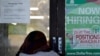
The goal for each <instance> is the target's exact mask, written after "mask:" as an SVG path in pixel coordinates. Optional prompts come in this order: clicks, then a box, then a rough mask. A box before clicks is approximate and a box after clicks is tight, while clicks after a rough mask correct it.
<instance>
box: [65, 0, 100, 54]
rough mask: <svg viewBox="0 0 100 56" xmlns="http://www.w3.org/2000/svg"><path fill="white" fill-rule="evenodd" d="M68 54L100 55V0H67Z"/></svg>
mask: <svg viewBox="0 0 100 56" xmlns="http://www.w3.org/2000/svg"><path fill="white" fill-rule="evenodd" d="M65 12H66V13H65V32H66V40H65V41H66V46H65V50H66V56H71V55H72V56H74V55H83V56H95V55H100V0H81V1H80V0H66V2H65Z"/></svg>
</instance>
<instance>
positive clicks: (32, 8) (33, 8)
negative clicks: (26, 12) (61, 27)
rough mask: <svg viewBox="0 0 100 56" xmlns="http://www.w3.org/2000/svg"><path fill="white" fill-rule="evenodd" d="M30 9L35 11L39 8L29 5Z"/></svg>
mask: <svg viewBox="0 0 100 56" xmlns="http://www.w3.org/2000/svg"><path fill="white" fill-rule="evenodd" d="M30 10H32V11H37V10H39V8H38V7H31V8H30Z"/></svg>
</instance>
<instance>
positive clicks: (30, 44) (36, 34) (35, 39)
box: [17, 31, 49, 56]
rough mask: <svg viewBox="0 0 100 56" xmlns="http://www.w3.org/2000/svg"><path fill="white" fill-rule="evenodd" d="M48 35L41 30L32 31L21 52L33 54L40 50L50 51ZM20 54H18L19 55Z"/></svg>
mask: <svg viewBox="0 0 100 56" xmlns="http://www.w3.org/2000/svg"><path fill="white" fill-rule="evenodd" d="M48 50H49V47H48V45H47V40H46V36H45V35H44V33H42V32H41V31H32V32H30V33H29V34H28V36H27V37H26V39H25V41H24V43H23V45H22V46H21V48H20V50H19V52H23V53H26V54H33V53H36V52H38V51H48ZM17 56H18V55H17Z"/></svg>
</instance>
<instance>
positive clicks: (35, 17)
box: [30, 16, 44, 19]
mask: <svg viewBox="0 0 100 56" xmlns="http://www.w3.org/2000/svg"><path fill="white" fill-rule="evenodd" d="M30 19H44V16H30Z"/></svg>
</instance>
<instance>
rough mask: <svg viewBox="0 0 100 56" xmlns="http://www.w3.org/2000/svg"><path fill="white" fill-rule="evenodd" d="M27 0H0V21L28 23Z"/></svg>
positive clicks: (28, 6) (28, 2)
mask: <svg viewBox="0 0 100 56" xmlns="http://www.w3.org/2000/svg"><path fill="white" fill-rule="evenodd" d="M29 4H30V1H29V0H0V23H29V18H30V11H29V8H30V5H29Z"/></svg>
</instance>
